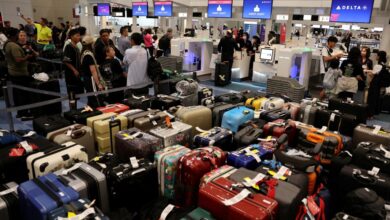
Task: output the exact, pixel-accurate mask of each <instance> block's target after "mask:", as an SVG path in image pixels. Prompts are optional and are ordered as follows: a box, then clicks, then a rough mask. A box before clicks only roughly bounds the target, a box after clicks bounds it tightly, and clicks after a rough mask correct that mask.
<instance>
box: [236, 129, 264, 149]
mask: <svg viewBox="0 0 390 220" xmlns="http://www.w3.org/2000/svg"><path fill="white" fill-rule="evenodd" d="M262 135H263V130H262V129H259V128H254V127H253V126H247V127H244V128H242V129H241V130H239V131H238V132H237V133H236V134H235V135H234V143H235V144H236V145H237V146H238V147H244V146H248V145H250V144H254V143H256V142H258V140H257V139H258V138H260V137H261V136H262Z"/></svg>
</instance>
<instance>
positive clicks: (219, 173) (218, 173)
mask: <svg viewBox="0 0 390 220" xmlns="http://www.w3.org/2000/svg"><path fill="white" fill-rule="evenodd" d="M236 170H237V169H236V168H234V167H232V166H229V165H223V166H221V167H219V168H217V169H215V170H212V171H210V172H208V173H206V174H205V175H203V177H202V179H201V180H200V185H199V187H200V188H202V187H204V186H205V185H206V184H207V183H209V182H211V181H213V180H215V179H218V178H220V177H225V178H227V177H228V176H230V175H231V174H232V173H234V172H236Z"/></svg>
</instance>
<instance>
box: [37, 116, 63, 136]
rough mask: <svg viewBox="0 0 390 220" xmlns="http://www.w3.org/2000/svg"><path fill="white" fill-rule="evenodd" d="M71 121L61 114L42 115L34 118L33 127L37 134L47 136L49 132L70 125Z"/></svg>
mask: <svg viewBox="0 0 390 220" xmlns="http://www.w3.org/2000/svg"><path fill="white" fill-rule="evenodd" d="M70 125H71V123H70V121H68V120H66V119H65V118H63V117H61V116H60V115H50V114H48V116H42V117H40V118H36V119H34V120H33V129H34V131H35V132H37V134H39V135H42V136H45V137H46V135H47V133H49V132H52V131H55V130H58V129H61V128H64V127H68V126H70Z"/></svg>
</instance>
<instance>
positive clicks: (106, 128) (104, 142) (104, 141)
mask: <svg viewBox="0 0 390 220" xmlns="http://www.w3.org/2000/svg"><path fill="white" fill-rule="evenodd" d="M127 121H128V119H127V118H126V117H125V116H122V115H116V114H115V113H105V114H102V115H98V116H95V117H92V118H88V119H87V125H88V127H91V128H92V129H93V132H94V135H95V141H96V142H97V146H98V152H100V153H105V152H112V151H113V150H114V149H113V148H114V146H115V134H116V133H118V132H119V131H121V130H124V129H126V128H127Z"/></svg>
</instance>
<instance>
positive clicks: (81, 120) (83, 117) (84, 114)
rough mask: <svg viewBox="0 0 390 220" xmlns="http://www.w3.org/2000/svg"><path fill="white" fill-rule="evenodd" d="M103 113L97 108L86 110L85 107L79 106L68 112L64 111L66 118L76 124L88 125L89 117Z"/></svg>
mask: <svg viewBox="0 0 390 220" xmlns="http://www.w3.org/2000/svg"><path fill="white" fill-rule="evenodd" d="M101 114H103V113H102V112H101V111H97V110H92V111H91V110H86V109H85V108H79V109H77V110H70V111H68V112H64V118H66V119H67V120H69V121H71V122H72V123H74V124H82V125H87V118H90V117H93V116H96V115H101Z"/></svg>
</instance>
